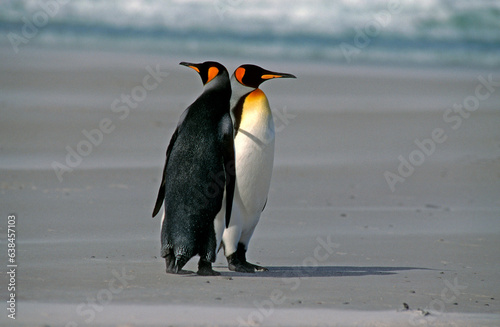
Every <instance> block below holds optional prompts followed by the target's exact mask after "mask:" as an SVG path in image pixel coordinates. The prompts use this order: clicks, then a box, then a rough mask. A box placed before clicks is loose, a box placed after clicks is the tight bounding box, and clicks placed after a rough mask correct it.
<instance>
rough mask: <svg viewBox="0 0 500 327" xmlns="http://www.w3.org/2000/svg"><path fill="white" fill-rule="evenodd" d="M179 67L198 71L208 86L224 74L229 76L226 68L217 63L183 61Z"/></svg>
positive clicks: (204, 83)
mask: <svg viewBox="0 0 500 327" xmlns="http://www.w3.org/2000/svg"><path fill="white" fill-rule="evenodd" d="M179 65H183V66H186V67H189V68H192V69H194V70H196V71H197V72H198V74H200V77H201V81H202V82H203V85H207V84H208V83H210V82H211V81H213V80H214V79H215V78H216V77H217V76H221V75H224V74H226V75H228V73H227V70H226V67H224V66H223V65H221V64H220V63H218V62H216V61H205V62H202V63H199V64H194V63H190V62H184V61H183V62H181V63H180V64H179Z"/></svg>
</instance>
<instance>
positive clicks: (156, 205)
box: [153, 107, 190, 218]
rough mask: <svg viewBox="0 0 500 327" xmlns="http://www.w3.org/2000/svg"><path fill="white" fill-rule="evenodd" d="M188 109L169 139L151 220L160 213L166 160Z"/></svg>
mask: <svg viewBox="0 0 500 327" xmlns="http://www.w3.org/2000/svg"><path fill="white" fill-rule="evenodd" d="M189 108H190V107H188V108H187V109H186V110H184V112H183V113H182V115H181V117H180V118H179V122H178V123H177V128H176V129H175V132H174V134H173V135H172V138H171V139H170V143H169V144H168V148H167V158H166V159H165V167H164V168H163V176H162V178H161V183H160V189H159V190H158V197H157V198H156V204H155V208H154V209H153V218H154V217H155V216H156V215H157V214H158V211H160V208H161V205H162V204H163V201H164V200H165V183H166V181H167V164H168V158H169V157H170V152H172V148H173V147H174V144H175V141H176V140H177V135H179V130H180V128H181V125H182V123H183V122H184V119H185V118H186V116H187V114H188V111H189Z"/></svg>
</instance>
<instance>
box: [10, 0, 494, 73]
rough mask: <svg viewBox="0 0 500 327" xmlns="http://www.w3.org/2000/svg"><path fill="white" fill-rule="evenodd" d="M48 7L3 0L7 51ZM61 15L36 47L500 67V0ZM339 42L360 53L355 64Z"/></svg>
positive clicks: (225, 2)
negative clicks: (24, 28)
mask: <svg viewBox="0 0 500 327" xmlns="http://www.w3.org/2000/svg"><path fill="white" fill-rule="evenodd" d="M43 3H44V4H47V3H57V0H43V1H30V0H21V1H20V0H5V1H2V2H0V34H3V35H4V37H2V38H0V46H4V47H8V46H9V45H10V43H12V42H11V41H9V38H8V35H9V34H10V33H16V34H17V35H19V36H22V35H23V34H22V28H23V26H24V24H25V22H26V20H27V21H31V22H33V18H34V16H36V15H37V13H39V12H40V11H44V9H43V8H44V6H43V5H41V4H43ZM394 4H395V5H394ZM53 8H55V7H53ZM56 9H57V10H54V12H55V14H53V15H50V17H49V19H48V21H47V22H46V24H43V26H41V27H40V28H39V29H38V32H37V33H36V36H35V37H33V38H28V39H29V40H28V41H29V42H28V44H30V45H44V46H51V47H52V46H67V47H83V48H88V47H97V48H102V47H106V48H110V49H118V50H141V51H154V52H162V53H165V52H167V53H174V54H179V53H180V54H186V55H199V54H205V55H231V56H240V57H241V56H250V57H252V58H255V57H261V58H270V59H276V58H279V59H299V60H303V59H306V60H326V61H333V62H343V63H346V62H358V63H370V62H375V63H401V64H422V63H424V64H444V65H462V66H470V65H473V66H485V67H494V66H500V56H498V55H497V53H499V51H500V2H498V1H489V0H478V1H468V0H455V1H448V0H425V1H409V2H408V1H389V0H358V1H350V0H341V1H335V2H334V1H322V0H297V1H293V2H290V1H285V0H273V1H263V0H257V1H236V0H232V1H230V0H185V1H176V0H170V1H160V0H133V1H127V2H123V1H117V0H114V1H89V0H72V1H70V2H68V3H67V4H61V5H57V7H56ZM361 34H365V36H360V35H361ZM11 35H12V34H11ZM341 45H344V46H347V45H350V46H352V47H353V48H351V50H354V51H355V53H354V54H353V55H352V56H351V58H350V59H351V60H348V59H347V58H346V55H345V51H342V48H341ZM23 46H25V44H24V43H22V44H20V47H23ZM358 50H359V51H358Z"/></svg>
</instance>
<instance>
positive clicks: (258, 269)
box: [247, 262, 269, 271]
mask: <svg viewBox="0 0 500 327" xmlns="http://www.w3.org/2000/svg"><path fill="white" fill-rule="evenodd" d="M247 263H248V264H249V265H251V266H253V267H254V268H255V270H257V271H269V269H267V268H266V267H262V266H258V265H254V264H253V263H250V262H247Z"/></svg>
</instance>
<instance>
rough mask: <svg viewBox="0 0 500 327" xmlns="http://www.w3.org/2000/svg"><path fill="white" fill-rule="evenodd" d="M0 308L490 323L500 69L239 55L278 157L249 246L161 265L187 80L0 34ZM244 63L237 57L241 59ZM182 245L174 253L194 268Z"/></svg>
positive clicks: (178, 317)
mask: <svg viewBox="0 0 500 327" xmlns="http://www.w3.org/2000/svg"><path fill="white" fill-rule="evenodd" d="M0 57H1V58H2V60H0V208H1V209H0V216H1V217H2V219H1V221H2V223H1V224H0V245H1V246H2V250H1V251H0V252H1V255H0V261H1V262H0V267H1V270H2V272H3V271H6V272H8V271H9V269H10V268H7V265H9V262H8V256H7V248H8V243H10V242H9V241H8V237H7V234H8V224H7V217H8V216H15V222H16V224H15V236H16V240H15V244H16V257H15V260H16V264H17V267H16V269H15V272H16V274H15V300H16V302H15V309H16V311H15V313H16V315H15V317H16V319H15V321H14V320H12V319H11V318H9V317H8V314H9V311H8V310H6V309H7V306H8V304H6V302H5V301H8V300H9V298H10V297H11V295H10V294H11V293H12V292H10V291H8V285H9V282H10V279H9V275H8V274H7V273H4V274H2V277H1V279H0V294H2V299H4V306H5V308H4V309H2V314H0V325H1V326H88V325H92V326H94V325H95V326H165V325H172V326H204V325H211V326H450V325H451V326H498V325H500V283H499V281H500V196H499V195H500V129H499V126H500V71H486V70H485V71H481V70H457V69H437V68H423V69H422V68H418V69H417V68H393V67H372V66H355V65H352V66H349V65H345V66H335V65H326V64H324V65H321V64H312V63H304V62H293V61H291V62H272V61H264V62H253V63H255V64H258V65H260V66H262V67H265V68H268V69H271V70H275V71H281V72H289V73H293V74H294V75H296V76H297V77H298V78H297V80H276V81H270V82H268V83H266V84H264V85H263V86H262V90H263V91H264V92H266V94H267V96H268V98H269V100H270V103H271V106H272V108H273V114H274V117H275V124H276V130H277V134H276V157H275V165H274V171H273V179H272V183H271V190H270V193H269V201H268V203H267V207H266V209H265V211H264V212H263V214H262V217H261V221H260V223H259V225H258V226H257V229H256V231H255V234H254V237H253V239H252V242H251V243H250V249H249V252H248V258H249V261H251V262H256V263H258V264H260V265H263V266H266V267H268V268H269V271H268V272H262V273H256V274H251V275H247V274H241V273H235V272H230V271H229V270H228V269H227V264H226V260H225V258H224V256H223V255H222V253H219V255H218V258H217V261H216V263H215V265H214V266H215V268H214V269H215V270H217V271H220V272H221V273H222V275H221V276H219V277H199V276H195V275H193V276H174V275H167V274H165V272H164V262H163V260H162V258H161V257H160V256H159V253H160V242H159V234H160V220H159V219H158V218H156V219H152V218H151V212H152V209H153V205H154V201H155V200H156V192H157V189H158V185H159V182H160V178H161V170H162V168H163V164H164V158H165V149H166V147H167V145H168V142H169V140H170V137H171V134H172V133H173V131H174V128H175V126H176V124H177V121H178V118H179V116H180V114H181V112H182V111H183V110H184V109H185V108H186V107H187V106H188V105H189V104H190V103H191V102H192V101H193V100H194V99H195V98H196V97H197V96H198V95H199V94H200V92H201V90H202V85H201V82H200V79H199V77H198V75H197V74H195V73H194V72H193V71H191V70H189V69H186V68H185V67H182V66H179V65H178V63H179V62H180V61H186V60H187V61H193V62H194V61H204V60H208V59H211V60H213V59H215V60H219V61H221V62H222V63H223V64H225V65H226V67H227V68H228V70H230V71H233V70H234V69H235V68H236V67H237V66H238V65H240V64H242V63H247V62H240V61H235V60H234V59H231V58H228V59H227V58H226V59H225V58H182V57H162V56H159V55H145V54H134V53H128V54H120V53H111V52H105V53H98V52H85V51H79V52H71V51H65V52H56V51H49V50H39V49H34V48H29V47H27V48H24V49H23V51H22V52H20V53H19V54H17V55H16V54H14V53H13V52H12V51H10V49H3V50H1V51H0ZM248 63H250V61H248ZM196 263H197V260H196V258H194V259H192V260H191V261H190V262H189V263H188V265H187V266H186V268H187V269H191V270H196Z"/></svg>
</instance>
